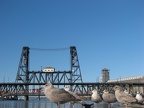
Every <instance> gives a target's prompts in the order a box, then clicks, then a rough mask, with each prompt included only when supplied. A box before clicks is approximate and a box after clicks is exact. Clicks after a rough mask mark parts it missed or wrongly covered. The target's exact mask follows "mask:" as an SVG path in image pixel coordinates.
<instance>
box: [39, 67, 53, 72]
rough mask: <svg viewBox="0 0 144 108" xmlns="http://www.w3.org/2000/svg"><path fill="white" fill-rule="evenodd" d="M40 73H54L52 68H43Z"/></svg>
mask: <svg viewBox="0 0 144 108" xmlns="http://www.w3.org/2000/svg"><path fill="white" fill-rule="evenodd" d="M42 71H43V72H54V71H55V68H53V67H45V68H44V69H43V70H42Z"/></svg>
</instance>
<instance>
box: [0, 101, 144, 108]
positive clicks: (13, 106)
mask: <svg viewBox="0 0 144 108" xmlns="http://www.w3.org/2000/svg"><path fill="white" fill-rule="evenodd" d="M87 103H88V104H91V102H87ZM60 107H61V108H70V104H69V103H66V104H62V105H61V106H60ZM0 108H57V106H56V104H55V103H51V102H50V101H48V100H30V101H22V100H6V101H0ZM74 108H86V107H85V106H82V105H81V104H79V103H76V104H74ZM92 108H108V104H107V103H105V102H102V103H98V104H97V103H95V104H94V106H93V107H92ZM112 108H125V106H124V105H122V104H120V103H113V104H112ZM128 108H144V106H138V105H130V106H129V107H128Z"/></svg>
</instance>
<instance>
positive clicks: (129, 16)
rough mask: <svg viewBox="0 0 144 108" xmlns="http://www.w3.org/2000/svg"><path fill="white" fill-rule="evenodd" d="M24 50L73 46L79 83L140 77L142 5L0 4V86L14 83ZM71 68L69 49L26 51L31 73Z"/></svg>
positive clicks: (56, 0) (139, 1)
mask: <svg viewBox="0 0 144 108" xmlns="http://www.w3.org/2000/svg"><path fill="white" fill-rule="evenodd" d="M23 46H29V47H30V48H43V49H45V48H46V49H53V48H67V47H70V46H76V48H77V51H78V57H79V62H80V67H81V72H82V76H83V80H84V82H95V81H98V77H99V76H100V74H101V70H102V69H103V68H108V69H109V70H110V78H111V79H117V78H120V77H122V78H123V77H131V76H139V75H144V49H143V46H144V1H143V0H43V1H41V0H0V49H1V51H0V52H1V53H0V73H1V75H0V82H4V81H5V82H8V81H9V82H12V81H15V77H16V73H17V70H18V64H19V61H20V55H21V51H22V47H23ZM41 66H42V67H46V66H53V67H55V68H56V70H61V71H63V70H69V69H70V54H69V50H64V51H34V50H30V70H35V71H36V70H40V68H41Z"/></svg>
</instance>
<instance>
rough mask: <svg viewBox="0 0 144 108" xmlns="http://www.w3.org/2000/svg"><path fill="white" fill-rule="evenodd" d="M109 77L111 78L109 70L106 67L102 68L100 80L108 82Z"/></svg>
mask: <svg viewBox="0 0 144 108" xmlns="http://www.w3.org/2000/svg"><path fill="white" fill-rule="evenodd" d="M109 79H110V76H109V70H108V69H106V68H104V69H102V71H101V77H100V82H101V83H105V82H107V81H108V80H109Z"/></svg>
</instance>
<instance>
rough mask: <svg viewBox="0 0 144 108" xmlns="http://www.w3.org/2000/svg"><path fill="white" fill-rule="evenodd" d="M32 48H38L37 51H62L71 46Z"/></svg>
mask: <svg viewBox="0 0 144 108" xmlns="http://www.w3.org/2000/svg"><path fill="white" fill-rule="evenodd" d="M30 49H31V50H37V51H62V50H69V49H70V48H69V47H66V48H53V49H43V48H30Z"/></svg>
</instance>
